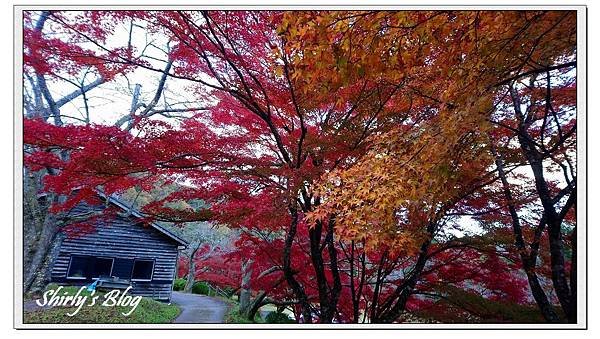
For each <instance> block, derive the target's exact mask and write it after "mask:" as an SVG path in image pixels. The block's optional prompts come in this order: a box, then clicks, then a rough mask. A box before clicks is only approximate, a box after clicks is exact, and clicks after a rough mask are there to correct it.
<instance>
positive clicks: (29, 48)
mask: <svg viewBox="0 0 600 339" xmlns="http://www.w3.org/2000/svg"><path fill="white" fill-rule="evenodd" d="M576 33H577V32H576V13H575V12H572V11H116V12H111V11H85V12H60V11H56V12H55V11H52V12H33V11H32V12H27V15H26V16H25V22H24V37H25V39H24V41H25V45H24V73H25V76H26V79H27V82H26V83H25V88H26V91H25V98H24V99H25V102H26V105H25V108H26V109H25V112H24V115H25V119H24V144H25V165H26V167H27V169H28V170H30V171H33V172H40V171H41V172H43V173H44V175H43V176H42V177H41V178H42V179H41V180H42V182H43V188H42V189H43V190H45V191H48V192H52V193H53V194H55V195H57V196H62V197H64V199H62V200H56V201H55V203H54V205H53V207H52V211H54V212H56V213H60V212H61V211H66V210H68V209H70V208H71V207H73V206H74V205H75V204H77V203H78V202H80V201H82V200H89V199H91V198H92V197H93V195H94V192H95V191H96V190H98V189H101V190H102V191H103V192H105V193H106V194H109V195H110V194H117V195H119V194H124V193H125V192H126V191H128V190H130V189H132V188H135V189H136V190H137V191H144V192H151V191H152V190H154V189H156V188H157V187H172V185H176V187H177V189H175V190H173V189H171V190H169V191H168V193H167V194H161V196H159V197H156V196H155V197H154V199H151V202H148V203H146V204H144V206H142V211H143V212H144V214H145V216H146V217H147V218H148V220H149V221H163V222H173V223H177V224H185V223H194V222H204V221H210V222H213V223H215V224H219V225H226V226H227V227H228V228H230V229H232V230H235V232H236V233H235V234H236V235H237V234H239V236H237V237H236V240H235V243H234V244H233V245H232V248H231V249H227V250H226V251H218V255H217V254H215V255H214V256H212V257H211V258H208V259H206V261H205V263H204V264H203V265H205V266H206V267H208V268H207V269H206V270H203V271H202V272H201V273H199V274H202V275H203V276H204V279H207V280H210V281H212V282H214V283H217V284H223V285H226V286H230V287H233V288H237V287H239V286H231V285H235V284H236V281H238V283H239V284H242V282H241V281H239V280H240V279H241V276H243V275H245V274H246V275H247V276H248V277H250V283H249V287H248V286H247V285H248V284H245V285H244V286H245V287H248V288H249V289H250V290H252V291H253V293H254V295H255V296H257V297H259V298H260V300H258V303H259V304H260V303H272V304H275V305H279V306H281V307H288V308H290V309H291V310H292V312H293V313H294V314H295V319H296V321H297V322H305V323H310V322H321V323H330V322H376V323H381V322H386V323H392V322H403V321H411V319H412V320H414V317H416V318H417V319H432V320H434V321H444V322H464V321H476V322H542V321H547V322H576V321H577V312H576V310H577V308H576V300H577V297H576V296H577V294H576V286H577V280H576V279H577V270H576V216H575V206H576V182H577V180H576V170H577V164H576V135H577V134H576V126H577V121H576V74H575V71H576V63H577V61H576V54H577V49H576V47H577V43H576ZM138 74H152V75H153V76H154V78H150V79H151V81H150V82H151V86H153V87H152V88H153V89H152V90H151V91H150V92H146V93H142V92H141V90H140V88H141V86H140V87H138V86H139V85H135V86H133V85H134V84H132V83H131V82H130V80H129V79H130V78H135V77H136V75H138ZM90 78H93V79H94V80H89V79H90ZM147 78H148V77H146V79H147ZM125 83H126V84H127V85H124V84H125ZM67 84H72V85H75V87H76V91H74V92H73V94H72V95H71V96H72V97H69V96H68V95H67V96H65V97H64V98H69V99H70V100H71V99H73V98H77V100H79V101H78V105H79V107H82V108H83V109H82V112H84V113H83V114H82V116H81V118H74V117H73V116H72V115H71V116H69V115H68V114H65V113H64V112H65V111H66V110H67V109H66V108H64V107H63V108H61V107H62V105H64V103H62V104H61V102H60V101H61V100H60V99H55V97H56V96H57V95H58V93H59V92H60V91H59V88H61V86H66V85H67ZM123 86H125V87H127V89H128V90H127V91H125V92H126V93H125V94H123V95H124V96H126V97H128V98H130V99H131V105H130V107H126V109H125V110H124V112H121V113H116V112H105V111H104V110H105V109H106V107H108V108H110V107H111V105H110V104H108V105H99V106H97V107H90V103H91V102H93V98H92V99H90V96H91V95H92V94H94V93H98V95H101V96H102V95H104V96H106V95H108V94H106V93H108V92H107V91H110V90H115V91H116V90H117V89H119V88H122V87H123ZM144 86H146V84H144ZM172 92H179V93H176V94H177V95H179V96H180V98H179V99H180V100H179V101H177V100H175V99H174V94H173V93H172ZM64 98H63V101H64ZM182 98H183V99H182ZM112 107H116V106H112ZM90 112H91V113H90ZM95 115H99V116H102V115H105V116H106V117H107V118H106V119H107V120H98V119H97V118H95ZM94 119H96V120H94ZM74 192H76V193H74ZM199 201H201V202H202V203H197V202H199ZM208 248H209V247H206V248H202V247H201V248H200V252H203V251H205V250H207V249H208ZM248 258H251V259H252V260H251V261H247V259H248ZM191 260H194V258H193V255H192V258H191ZM197 260H205V259H197ZM242 265H245V266H244V272H234V269H233V268H232V267H233V266H240V267H239V269H242V267H241V266H242ZM224 272H228V274H225V273H224ZM219 277H222V279H219Z"/></svg>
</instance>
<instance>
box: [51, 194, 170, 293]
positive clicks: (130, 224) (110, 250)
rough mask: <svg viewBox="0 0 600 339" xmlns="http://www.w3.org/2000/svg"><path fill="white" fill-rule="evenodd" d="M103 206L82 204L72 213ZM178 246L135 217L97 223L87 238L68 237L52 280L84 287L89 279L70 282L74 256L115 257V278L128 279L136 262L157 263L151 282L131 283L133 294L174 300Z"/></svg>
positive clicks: (71, 280)
mask: <svg viewBox="0 0 600 339" xmlns="http://www.w3.org/2000/svg"><path fill="white" fill-rule="evenodd" d="M102 208H103V206H94V207H91V206H89V205H79V206H77V207H75V208H74V209H73V210H72V211H71V214H81V213H85V212H89V211H91V210H95V211H97V210H99V209H102ZM177 247H178V244H177V243H176V242H175V241H173V240H172V239H170V238H168V237H167V236H165V235H164V234H162V233H160V232H159V231H157V230H156V229H154V228H152V227H149V226H143V225H141V224H139V223H138V222H137V221H136V218H134V217H127V216H117V217H115V218H111V219H110V220H108V221H99V222H97V223H96V228H95V231H94V232H92V233H88V234H85V235H79V236H70V237H69V236H67V237H65V238H64V240H63V241H62V244H61V246H60V250H59V253H58V255H57V256H56V258H55V259H54V265H53V268H52V273H51V279H52V281H53V282H57V283H66V284H75V285H79V284H85V283H88V282H90V280H88V279H68V278H67V271H68V269H69V262H70V259H71V256H72V255H87V256H95V257H108V258H114V259H115V260H114V262H113V268H112V273H111V275H112V276H117V277H119V278H122V279H129V278H130V277H131V272H132V269H133V261H134V259H151V260H154V261H155V263H154V271H153V274H152V280H151V281H143V282H142V281H132V282H131V285H132V287H133V288H132V290H131V293H133V294H135V295H142V296H146V297H151V298H154V299H158V300H163V301H168V300H170V299H171V291H172V286H173V279H174V278H175V268H176V265H177V256H178V249H177Z"/></svg>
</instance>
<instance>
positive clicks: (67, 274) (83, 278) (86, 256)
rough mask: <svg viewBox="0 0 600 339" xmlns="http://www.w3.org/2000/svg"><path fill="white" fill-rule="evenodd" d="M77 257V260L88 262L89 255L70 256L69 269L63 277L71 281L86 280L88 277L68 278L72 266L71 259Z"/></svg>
mask: <svg viewBox="0 0 600 339" xmlns="http://www.w3.org/2000/svg"><path fill="white" fill-rule="evenodd" d="M76 257H79V258H85V259H86V260H89V258H90V256H89V255H81V254H71V256H70V257H69V267H67V273H65V276H66V278H67V279H73V280H87V279H88V277H86V276H84V277H74V276H70V275H69V273H70V272H71V266H72V265H73V259H74V258H76Z"/></svg>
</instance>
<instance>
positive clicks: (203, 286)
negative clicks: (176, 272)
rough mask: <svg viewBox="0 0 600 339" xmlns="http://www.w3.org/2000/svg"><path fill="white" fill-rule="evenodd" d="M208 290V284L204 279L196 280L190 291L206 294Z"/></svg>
mask: <svg viewBox="0 0 600 339" xmlns="http://www.w3.org/2000/svg"><path fill="white" fill-rule="evenodd" d="M208 291H209V288H208V284H207V283H205V282H204V281H196V282H195V283H194V285H192V293H194V294H204V295H207V294H208Z"/></svg>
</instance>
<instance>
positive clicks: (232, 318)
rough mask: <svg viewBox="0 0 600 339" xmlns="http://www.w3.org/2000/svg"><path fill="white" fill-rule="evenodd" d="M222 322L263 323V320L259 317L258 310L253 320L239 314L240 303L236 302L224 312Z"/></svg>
mask: <svg viewBox="0 0 600 339" xmlns="http://www.w3.org/2000/svg"><path fill="white" fill-rule="evenodd" d="M224 322H225V323H226V324H264V322H265V321H264V320H263V319H262V318H261V317H260V315H259V314H258V312H257V313H256V316H255V317H254V321H251V320H249V319H248V318H246V317H245V316H243V315H241V314H240V305H239V304H237V303H236V304H235V305H233V306H232V307H231V308H230V309H229V311H228V312H227V314H225V319H224Z"/></svg>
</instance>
